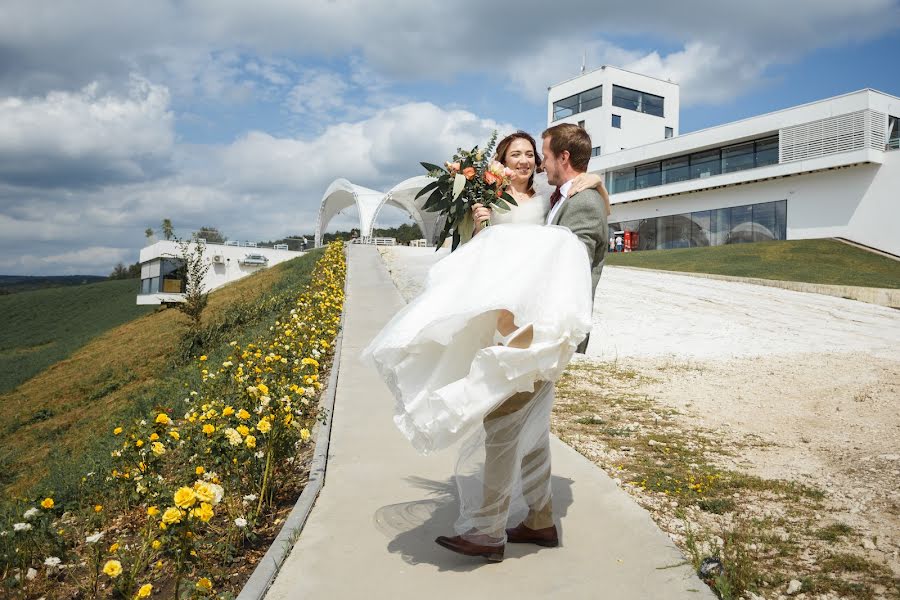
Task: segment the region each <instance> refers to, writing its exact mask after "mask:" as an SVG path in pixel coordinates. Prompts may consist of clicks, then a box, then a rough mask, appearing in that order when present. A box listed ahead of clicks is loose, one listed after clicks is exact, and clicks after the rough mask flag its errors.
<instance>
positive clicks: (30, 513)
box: [22, 506, 41, 521]
mask: <svg viewBox="0 0 900 600" xmlns="http://www.w3.org/2000/svg"><path fill="white" fill-rule="evenodd" d="M39 514H41V511H40V510H38V509H37V507H35V506H32V507H31V508H29V509H28V510H26V511H25V514H24V515H22V516H23V517H25V520H26V521H30V520H31V519H32V518H33V517H36V516H38V515H39Z"/></svg>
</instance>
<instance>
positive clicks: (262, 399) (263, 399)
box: [259, 396, 272, 406]
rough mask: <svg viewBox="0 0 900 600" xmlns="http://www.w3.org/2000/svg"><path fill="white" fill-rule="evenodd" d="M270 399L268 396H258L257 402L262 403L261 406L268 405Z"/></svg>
mask: <svg viewBox="0 0 900 600" xmlns="http://www.w3.org/2000/svg"><path fill="white" fill-rule="evenodd" d="M271 401H272V399H271V398H269V397H268V396H260V397H259V403H260V404H262V405H263V406H268V405H269V402H271Z"/></svg>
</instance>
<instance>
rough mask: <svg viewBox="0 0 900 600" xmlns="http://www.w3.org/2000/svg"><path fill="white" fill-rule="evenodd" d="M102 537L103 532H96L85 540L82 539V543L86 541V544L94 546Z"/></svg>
mask: <svg viewBox="0 0 900 600" xmlns="http://www.w3.org/2000/svg"><path fill="white" fill-rule="evenodd" d="M102 537H103V532H102V531H98V532H97V533H95V534H94V535H89V536H87V537H86V538H84V541H86V542H87V543H88V544H96V543H97V542H99V541H100V538H102Z"/></svg>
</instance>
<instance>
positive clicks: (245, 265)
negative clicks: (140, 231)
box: [137, 240, 303, 304]
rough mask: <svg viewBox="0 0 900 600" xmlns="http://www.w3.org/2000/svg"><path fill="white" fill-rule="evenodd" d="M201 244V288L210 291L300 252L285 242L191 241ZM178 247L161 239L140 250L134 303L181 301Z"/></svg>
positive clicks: (182, 277)
mask: <svg viewBox="0 0 900 600" xmlns="http://www.w3.org/2000/svg"><path fill="white" fill-rule="evenodd" d="M196 243H200V244H202V245H203V246H204V257H205V259H206V260H207V261H208V262H209V263H210V268H209V270H208V271H207V272H206V277H205V278H204V280H203V287H204V290H205V291H212V290H214V289H216V288H219V287H222V286H223V285H225V284H226V283H231V282H232V281H237V280H238V279H240V278H242V277H246V276H247V275H250V274H251V273H255V272H256V271H258V270H260V269H264V268H266V267H270V266H272V265H277V264H278V263H280V262H284V261H286V260H290V259H292V258H296V257H298V256H300V255H302V254H303V253H302V252H297V251H293V250H288V249H287V246H286V245H279V246H278V247H277V248H262V247H257V246H256V244H252V245H251V244H247V243H245V244H243V245H241V244H238V243H237V242H228V243H226V244H215V243H209V242H202V241H201V242H191V243H190V244H191V245H192V246H193V245H194V244H196ZM180 255H181V249H180V248H179V246H178V243H177V242H174V241H170V240H163V241H159V242H156V243H155V244H151V245H150V246H147V247H145V248H143V249H142V250H141V254H140V261H141V291H140V293H139V294H138V297H137V303H138V304H166V303H170V302H182V301H183V300H184V290H185V269H184V263H183V261H182V260H181V259H180V258H179V257H180Z"/></svg>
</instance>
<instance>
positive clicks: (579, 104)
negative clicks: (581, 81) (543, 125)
mask: <svg viewBox="0 0 900 600" xmlns="http://www.w3.org/2000/svg"><path fill="white" fill-rule="evenodd" d="M602 105H603V86H602V85H601V86H597V87H595V88H591V89H589V90H585V91H583V92H581V93H580V94H575V95H574V96H569V97H568V98H563V99H562V100H557V101H556V102H554V103H553V120H554V121H558V120H560V119H565V118H566V117H571V116H572V115H575V114H578V113H581V112H584V111H586V110H591V109H592V108H597V107H598V106H602Z"/></svg>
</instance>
